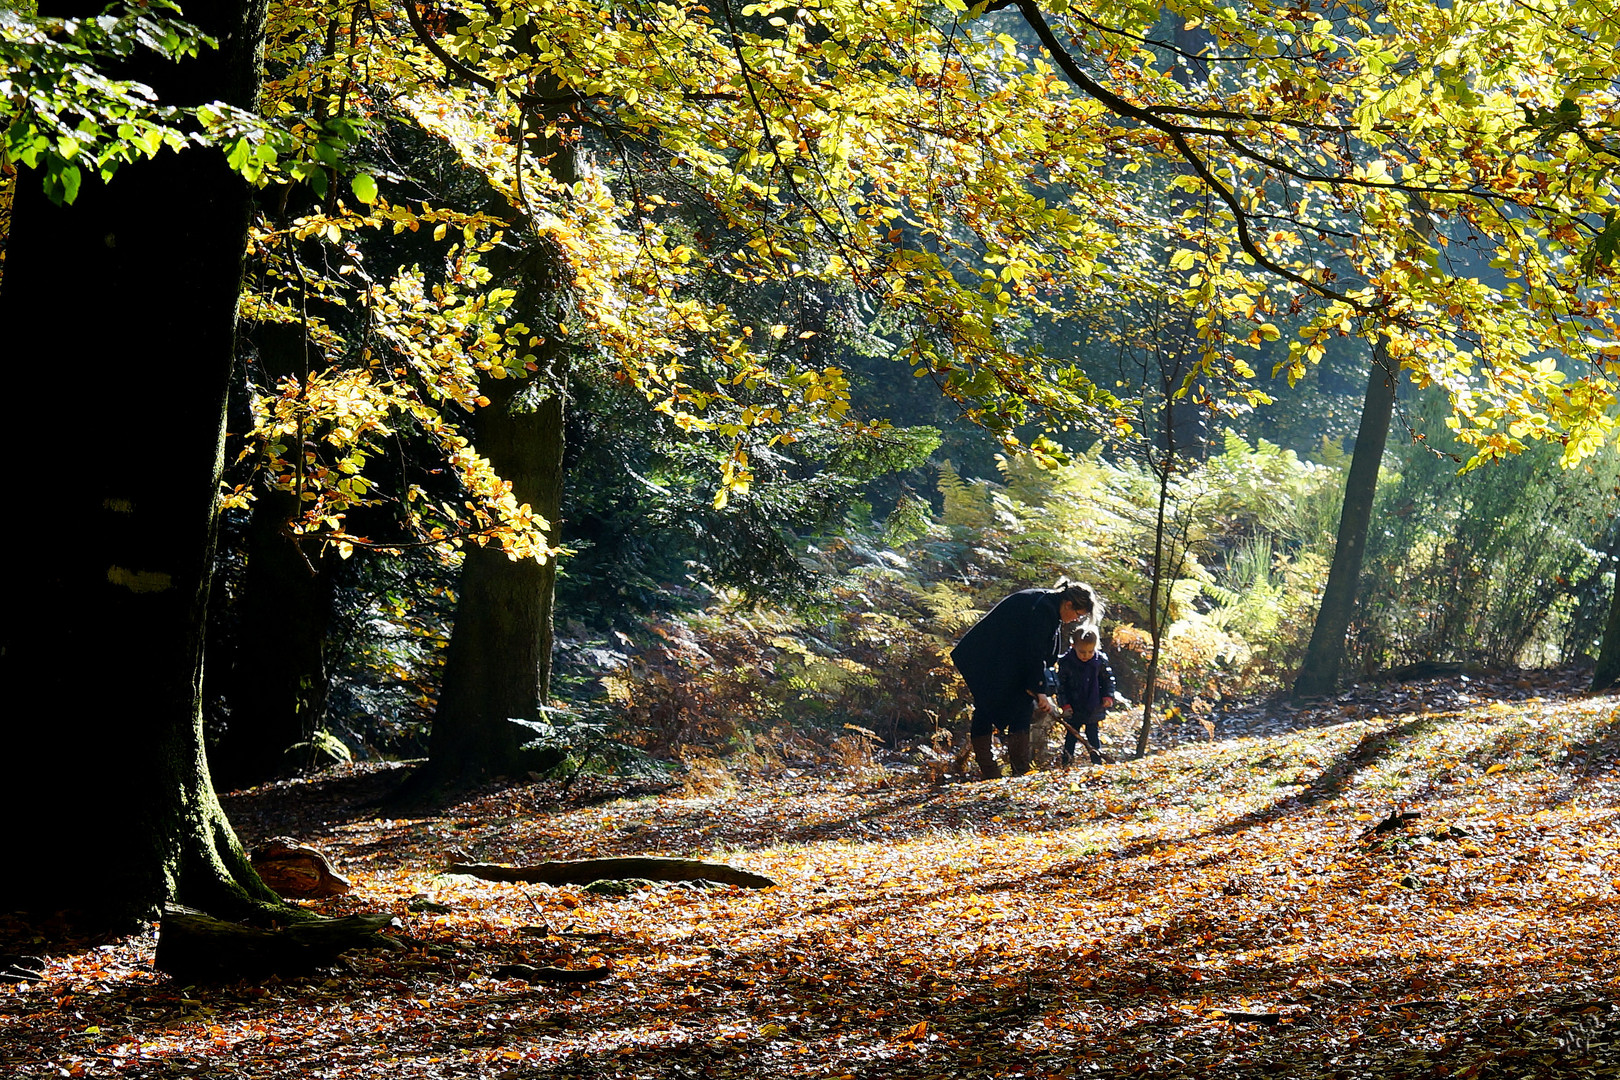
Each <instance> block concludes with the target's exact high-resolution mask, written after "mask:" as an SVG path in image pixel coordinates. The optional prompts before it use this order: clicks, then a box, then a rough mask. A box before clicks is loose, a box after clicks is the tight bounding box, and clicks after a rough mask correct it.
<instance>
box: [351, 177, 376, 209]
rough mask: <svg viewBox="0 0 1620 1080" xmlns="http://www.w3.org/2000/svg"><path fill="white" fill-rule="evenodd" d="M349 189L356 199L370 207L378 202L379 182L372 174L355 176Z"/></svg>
mask: <svg viewBox="0 0 1620 1080" xmlns="http://www.w3.org/2000/svg"><path fill="white" fill-rule="evenodd" d="M349 188H350V189H351V190H352V191H353V192H354V197H355V198H357V199H359V200H360V201H361V202H363V203H365V204H366V205H368V206H369V205H371V204H372V203H374V202H376V201H377V181H376V179H375V178H374V177H373V176H372V175H371V174H370V173H357V174H355V177H354V179H352V180H350V181H349Z"/></svg>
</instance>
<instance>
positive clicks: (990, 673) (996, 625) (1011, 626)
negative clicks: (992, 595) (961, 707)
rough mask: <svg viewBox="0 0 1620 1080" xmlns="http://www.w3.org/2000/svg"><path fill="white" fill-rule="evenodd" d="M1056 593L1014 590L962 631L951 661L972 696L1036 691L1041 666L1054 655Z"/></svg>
mask: <svg viewBox="0 0 1620 1080" xmlns="http://www.w3.org/2000/svg"><path fill="white" fill-rule="evenodd" d="M1060 595H1061V594H1060V593H1059V592H1057V590H1055V589H1024V590H1022V591H1020V592H1015V593H1013V594H1012V595H1011V596H1009V597H1007V598H1006V599H1005V600H1003V601H1002V602H1001V603H999V604H997V605H996V606H995V607H993V608H991V609H990V611H989V612H988V613H987V614H986V615H985V616H984V618H982V619H980V620H979V621H978V622H976V623H974V624H973V626H972V627H971V628H969V630H968V632H967V633H965V634H963V635H962V640H961V641H958V642H957V643H956V648H954V649H952V650H951V663H953V664H955V665H956V670H957V671H960V672H961V673H962V681H963V682H965V683H967V685H968V689H969V690H971V691H972V692H973V697H974V700H976V701H983V700H989V699H991V698H995V697H1005V696H1007V695H1009V694H1013V693H1017V692H1019V691H1024V692H1027V693H1032V694H1038V693H1040V692H1041V691H1042V689H1043V686H1044V683H1045V675H1046V666H1047V665H1048V664H1050V663H1052V662H1053V661H1055V660H1056V659H1057V656H1058V641H1059V634H1058V628H1059V625H1060V624H1061V621H1062V620H1060V619H1059V618H1058V602H1059V601H1058V597H1059V596H1060Z"/></svg>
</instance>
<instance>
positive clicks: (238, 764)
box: [208, 324, 336, 789]
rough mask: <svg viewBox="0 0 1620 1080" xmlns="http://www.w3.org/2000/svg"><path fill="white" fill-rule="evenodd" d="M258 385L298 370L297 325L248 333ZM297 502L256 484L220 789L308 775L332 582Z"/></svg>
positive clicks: (216, 745) (217, 749)
mask: <svg viewBox="0 0 1620 1080" xmlns="http://www.w3.org/2000/svg"><path fill="white" fill-rule="evenodd" d="M253 338H254V341H255V342H256V343H257V345H258V349H259V360H260V364H261V366H262V368H263V375H264V380H265V382H266V383H267V384H268V385H270V386H274V385H275V384H276V383H277V382H278V381H279V380H280V379H282V378H284V377H286V376H288V375H294V374H296V373H297V372H298V371H299V370H300V368H301V367H303V366H304V365H303V364H302V363H301V362H300V360H301V354H302V350H304V349H305V348H310V349H313V348H314V346H313V345H312V344H310V343H308V342H306V341H305V335H304V332H303V328H302V327H299V326H289V325H277V324H270V325H266V326H261V327H259V328H258V330H257V331H255V332H254V334H253ZM298 515H299V505H298V496H297V494H296V493H295V492H292V491H282V490H279V489H275V488H272V487H270V486H269V485H268V484H264V485H262V486H261V489H260V491H259V493H258V497H257V499H256V500H255V501H254V504H253V514H252V517H251V518H250V519H249V523H248V530H247V538H246V539H247V566H246V569H245V571H244V573H243V575H242V582H241V594H240V596H239V597H238V598H237V600H236V604H235V607H236V612H235V615H236V618H235V621H234V627H235V632H234V635H233V640H232V645H233V648H232V651H231V657H230V661H229V663H230V671H229V672H228V673H227V676H226V678H225V681H224V689H225V702H226V713H225V717H224V723H223V727H222V729H221V730H220V731H219V732H218V734H217V735H216V736H215V737H214V739H213V741H212V742H211V743H210V745H209V750H208V763H209V766H210V768H211V769H212V771H213V774H214V778H215V781H216V782H217V783H218V784H219V785H220V786H221V787H223V788H226V789H229V788H232V787H241V786H245V785H248V784H256V783H259V782H261V781H264V780H269V779H272V778H274V777H277V776H287V775H290V774H293V773H297V772H300V771H303V770H306V769H308V768H309V767H310V766H311V765H313V763H314V760H315V752H314V743H313V737H314V734H315V732H316V730H317V729H318V728H319V727H320V726H321V721H322V718H323V717H324V716H325V713H326V693H327V685H328V678H327V670H326V634H327V630H328V628H329V626H330V624H331V621H332V598H333V594H334V592H335V590H336V577H335V575H334V574H333V573H332V568H331V565H330V562H331V560H330V559H329V558H328V557H327V555H326V553H325V552H324V551H322V550H320V548H319V547H318V546H316V545H311V546H312V547H315V550H314V551H313V553H312V552H311V551H309V550H306V549H305V548H302V547H300V545H299V542H298V539H297V537H296V536H295V535H294V534H293V532H292V528H291V526H292V523H293V522H294V521H295V520H297V518H298Z"/></svg>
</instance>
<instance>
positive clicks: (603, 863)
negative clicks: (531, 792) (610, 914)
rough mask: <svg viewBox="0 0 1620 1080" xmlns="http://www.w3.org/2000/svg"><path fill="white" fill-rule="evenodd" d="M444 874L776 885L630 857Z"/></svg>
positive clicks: (732, 872) (731, 870)
mask: <svg viewBox="0 0 1620 1080" xmlns="http://www.w3.org/2000/svg"><path fill="white" fill-rule="evenodd" d="M444 872H445V873H446V874H466V875H468V876H470V877H476V878H482V879H483V880H485V881H515V882H528V883H531V884H537V885H589V884H590V883H591V882H593V881H611V880H614V879H616V878H646V879H647V880H648V881H718V882H720V883H721V884H722V885H740V886H742V887H743V888H745V889H768V888H770V887H771V886H773V885H775V884H776V882H774V881H772V880H771V879H770V878H768V877H766V876H765V875H763V874H756V873H753V872H752V871H749V870H742V869H739V868H738V867H735V866H727V865H726V864H725V863H712V862H702V861H700V860H698V859H664V858H658V857H655V856H650V855H649V856H631V857H626V858H618V859H574V860H572V861H566V862H543V863H535V864H534V865H533V866H507V865H506V864H504V863H452V864H451V865H450V866H448V867H446V868H445V870H444Z"/></svg>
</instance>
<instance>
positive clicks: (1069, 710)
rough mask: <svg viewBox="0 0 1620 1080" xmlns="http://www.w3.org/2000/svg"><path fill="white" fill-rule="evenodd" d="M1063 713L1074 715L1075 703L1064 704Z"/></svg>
mask: <svg viewBox="0 0 1620 1080" xmlns="http://www.w3.org/2000/svg"><path fill="white" fill-rule="evenodd" d="M1063 715H1064V716H1073V715H1074V706H1073V705H1065V706H1063Z"/></svg>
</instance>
